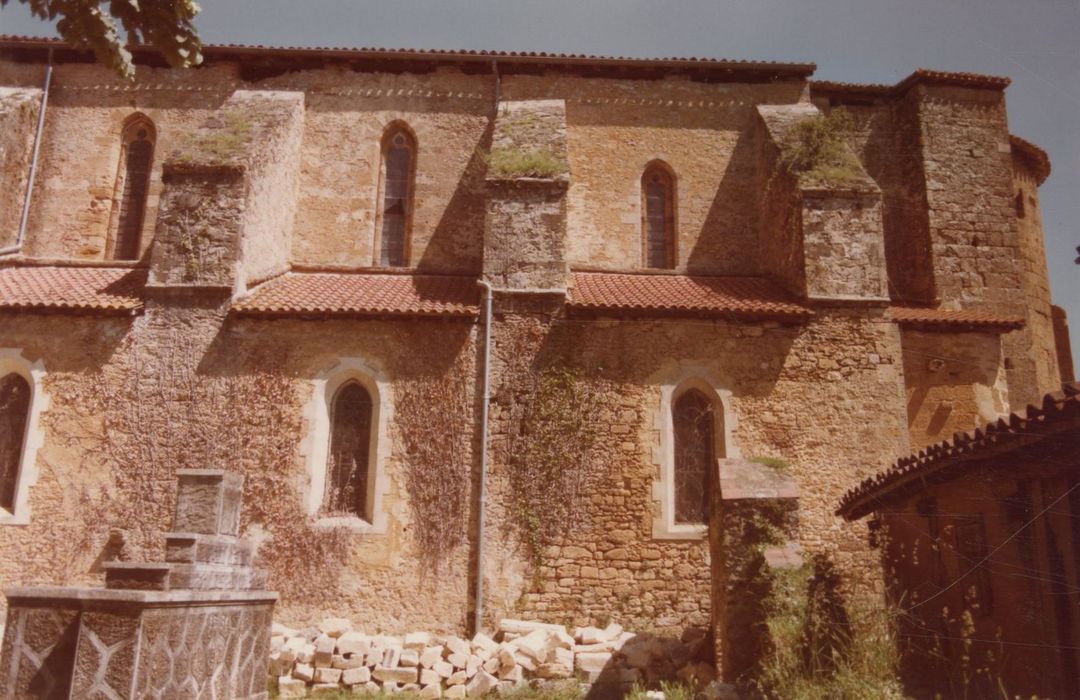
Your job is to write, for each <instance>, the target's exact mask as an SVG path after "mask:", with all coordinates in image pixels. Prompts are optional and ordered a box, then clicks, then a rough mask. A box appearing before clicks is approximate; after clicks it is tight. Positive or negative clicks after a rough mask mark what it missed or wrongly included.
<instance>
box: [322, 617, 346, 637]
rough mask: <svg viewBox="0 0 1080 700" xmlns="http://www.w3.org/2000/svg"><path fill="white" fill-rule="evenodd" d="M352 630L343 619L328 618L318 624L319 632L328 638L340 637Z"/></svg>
mask: <svg viewBox="0 0 1080 700" xmlns="http://www.w3.org/2000/svg"><path fill="white" fill-rule="evenodd" d="M351 629H352V623H351V622H349V621H348V620H346V619H345V618H343V617H328V618H326V619H325V620H323V621H322V622H320V623H319V631H320V632H322V633H323V634H325V635H327V636H328V637H334V638H337V637H340V636H341V635H343V634H345V633H346V632H348V631H349V630H351Z"/></svg>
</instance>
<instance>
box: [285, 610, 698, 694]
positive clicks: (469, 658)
mask: <svg viewBox="0 0 1080 700" xmlns="http://www.w3.org/2000/svg"><path fill="white" fill-rule="evenodd" d="M708 652H709V645H708V641H707V640H706V639H705V637H704V634H703V633H698V632H693V631H690V632H688V633H686V634H684V635H683V638H682V639H665V638H660V637H656V636H653V635H651V634H647V633H645V634H635V633H633V632H628V631H626V630H624V629H623V628H622V627H621V626H620V625H618V624H614V623H612V624H610V625H608V626H607V627H605V628H603V629H600V628H598V627H578V628H575V629H573V630H568V629H567V628H565V627H563V626H562V625H553V624H546V623H541V622H529V621H524V620H502V621H501V622H500V623H499V630H498V632H497V633H495V634H494V635H493V636H489V635H486V634H482V633H481V634H477V635H476V636H475V637H473V638H472V640H466V639H461V638H459V637H454V636H437V635H432V634H428V633H427V632H413V633H410V634H406V635H404V636H401V637H399V636H390V635H383V634H365V633H364V632H362V631H360V630H357V629H354V627H353V625H352V623H351V622H350V621H349V620H346V619H343V618H328V619H326V620H323V621H322V622H321V623H320V624H319V626H318V628H317V629H315V628H313V629H310V630H304V631H297V630H293V629H290V628H288V627H285V626H283V625H280V624H277V623H275V624H274V628H273V631H272V637H271V640H270V675H271V677H272V678H273V679H275V680H276V682H277V687H278V691H279V693H280V694H281V697H304V696H306V695H307V694H309V693H312V694H318V693H319V692H321V691H324V690H327V691H334V692H337V691H340V690H343V689H350V690H352V691H353V692H356V693H369V692H370V693H378V692H402V691H412V692H415V693H418V694H419V695H420V696H421V697H424V698H432V699H434V698H444V697H445V698H466V697H470V698H472V697H479V696H482V695H485V694H487V693H490V692H492V691H496V690H501V689H510V688H514V687H517V686H520V685H522V684H525V683H528V682H530V681H539V682H543V681H559V680H565V679H577V680H579V681H581V682H583V683H588V684H605V685H623V686H630V685H633V684H634V683H644V684H651V683H656V682H658V681H660V680H667V679H671V680H674V679H680V680H683V681H686V682H693V683H696V684H698V685H700V686H702V687H703V686H705V685H706V684H708V683H709V682H710V681H712V680H713V677H714V671H713V667H712V665H711V664H709V663H708V662H707V661H706V659H707V658H708Z"/></svg>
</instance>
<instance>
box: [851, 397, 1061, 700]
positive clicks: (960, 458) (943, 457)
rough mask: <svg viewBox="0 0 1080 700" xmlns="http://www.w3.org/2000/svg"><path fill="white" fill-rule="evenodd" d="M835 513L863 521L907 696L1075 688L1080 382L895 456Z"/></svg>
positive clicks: (1049, 692)
mask: <svg viewBox="0 0 1080 700" xmlns="http://www.w3.org/2000/svg"><path fill="white" fill-rule="evenodd" d="M838 513H839V514H840V515H842V516H843V517H845V518H846V519H848V520H857V519H860V518H863V517H867V516H870V517H872V520H871V523H870V525H871V527H870V532H871V537H872V539H873V540H874V541H873V542H872V544H874V545H875V546H877V547H879V548H880V550H881V552H882V560H883V563H884V573H885V581H886V590H887V591H888V594H889V599H890V603H891V604H892V605H894V606H896V607H897V608H898V612H899V620H900V623H899V630H898V631H899V635H900V641H901V644H902V652H903V658H904V676H905V681H906V682H907V684H908V686H909V689H910V690H911V691H912V692H914V693H915V695H916V696H918V697H922V696H923V695H926V694H928V693H931V692H942V691H951V692H955V693H966V694H965V696H966V697H976V696H977V697H984V696H986V697H989V695H984V693H993V694H994V695H995V696H999V695H1000V694H1001V692H1002V691H1005V692H1006V693H1007V697H1013V696H1022V697H1029V696H1033V695H1037V696H1038V697H1061V698H1066V697H1067V698H1074V697H1080V384H1078V383H1071V384H1065V385H1064V386H1063V390H1062V391H1061V392H1057V393H1052V394H1047V395H1046V396H1045V397H1044V398H1043V401H1042V405H1041V406H1028V408H1027V411H1026V412H1023V413H1014V414H1012V415H1010V416H1008V417H1007V418H1002V419H1000V420H998V421H997V422H994V423H990V424H989V425H986V426H985V427H983V428H981V429H977V430H975V431H973V432H969V433H957V434H956V435H954V436H953V438H952V440H948V441H945V442H942V443H939V444H937V445H933V446H931V447H928V448H926V449H925V450H922V451H920V452H919V453H918V454H914V455H911V456H909V457H905V458H903V459H901V460H900V461H898V462H897V463H896V464H895V465H894V466H893V467H892V468H891V469H889V470H887V471H885V472H883V473H881V474H878V475H877V476H874V477H871V478H869V479H867V480H866V481H864V482H862V483H861V484H860V485H859V486H858V487H856V488H855V489H853V490H851V491H849V492H848V493H847V494H846V495H845V496H844V498H843V500H842V501H841V504H840V508H839V510H838ZM951 692H946V695H950V694H951Z"/></svg>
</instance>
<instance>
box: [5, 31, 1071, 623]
mask: <svg viewBox="0 0 1080 700" xmlns="http://www.w3.org/2000/svg"><path fill="white" fill-rule="evenodd" d="M135 59H136V63H137V66H138V71H137V77H136V79H135V80H134V81H133V82H130V83H127V82H123V81H120V80H118V79H116V78H115V77H113V76H112V75H111V74H110V73H108V72H107V71H106V70H105V69H103V68H101V67H98V66H96V65H95V64H94V63H93V61H92V57H91V55H90V54H88V53H86V52H81V51H76V50H72V49H69V48H67V47H65V46H64V45H62V44H60V43H59V42H54V41H51V40H40V39H30V38H21V37H4V38H2V39H0V159H2V166H0V178H2V182H0V585H5V586H7V585H13V584H30V583H81V582H97V581H99V580H100V578H101V571H102V564H103V563H104V562H106V561H109V560H111V559H117V558H119V559H130V560H137V559H146V560H154V559H160V554H161V553H160V552H158V551H157V549H156V548H158V547H161V546H162V545H161V544H160V543H161V537H160V535H161V533H162V532H165V531H168V530H169V529H170V524H171V523H170V521H169V519H170V517H171V513H172V506H173V501H174V499H175V478H174V475H175V472H176V471H177V470H178V469H185V468H213V469H227V470H235V471H240V472H242V473H243V474H244V475H245V482H244V483H245V486H244V489H245V494H244V501H245V510H244V512H243V521H242V522H243V532H244V533H245V535H246V536H247V537H250V538H253V539H255V540H257V541H259V542H260V547H259V559H260V565H261V566H264V567H265V568H267V569H268V570H269V572H270V588H272V589H274V590H277V591H279V592H280V593H281V596H282V598H281V602H280V603H279V606H278V611H277V616H278V617H279V618H280V619H282V620H283V621H285V622H289V623H293V624H304V623H307V622H310V621H312V620H316V619H319V618H321V617H323V616H325V615H327V614H337V615H342V616H346V617H351V618H353V619H354V620H357V621H358V622H360V623H362V624H364V625H366V626H368V627H369V628H371V629H372V630H382V631H391V632H400V631H404V630H410V629H428V630H432V631H452V630H461V629H464V628H465V627H467V626H468V625H469V623H470V621H471V619H472V615H474V614H475V613H476V600H477V599H478V598H479V599H480V600H481V601H482V609H481V611H480V613H481V617H482V618H483V619H484V620H486V621H488V622H490V621H491V620H495V619H498V618H499V617H502V616H513V617H524V618H532V619H541V620H546V621H550V622H561V623H563V622H569V623H572V624H587V623H598V622H601V623H602V622H603V621H604V620H606V619H609V618H610V619H612V620H615V621H618V622H620V623H621V624H623V625H624V626H626V627H627V628H629V629H646V628H648V629H678V628H683V627H687V626H700V625H705V624H707V622H708V620H709V614H710V611H709V601H710V585H711V584H710V556H709V546H708V542H707V532H706V530H707V526H706V524H705V523H706V522H707V518H708V511H709V508H710V507H711V506H710V502H709V498H708V494H709V490H710V482H711V480H712V479H713V476H712V475H713V474H714V472H715V469H716V460H739V459H759V460H763V461H765V462H768V463H769V464H771V465H774V466H775V467H776V468H780V469H783V470H784V471H785V472H786V473H787V474H788V475H790V476H791V477H792V478H793V479H794V480H795V481H796V482H797V483H798V485H799V489H800V494H801V500H800V513H799V518H800V520H799V528H800V529H799V537H800V541H801V545H802V546H803V547H804V548H805V549H806V550H808V551H812V552H824V553H827V554H829V555H830V556H831V557H832V558H833V559H834V561H835V562H836V563H837V564H838V566H839V567H840V570H841V571H844V572H847V573H848V574H851V575H859V574H861V575H863V576H868V575H869V574H867V573H866V572H869V571H871V570H872V569H873V566H874V565H875V561H876V558H875V555H874V554H873V552H872V551H871V550H870V549H869V548H868V546H867V545H866V532H865V524H863V523H847V522H844V521H843V520H842V519H841V518H839V517H838V516H836V515H835V514H834V510H835V508H836V505H837V503H838V501H839V499H840V497H841V495H842V494H843V493H844V492H845V491H846V490H847V489H849V488H850V487H851V486H852V485H854V484H856V483H858V482H859V481H860V480H861V479H863V478H865V477H866V476H868V475H870V474H873V473H876V472H878V471H880V470H882V469H884V468H886V467H888V466H889V465H890V464H892V463H893V462H895V461H896V459H897V458H898V457H900V456H903V455H906V454H908V453H909V452H911V451H912V450H918V449H920V448H921V447H924V446H926V445H929V444H932V443H935V442H938V441H940V440H943V439H945V438H946V437H948V436H950V435H952V433H953V432H955V431H958V430H967V429H971V428H974V427H975V426H978V425H982V424H983V423H985V422H987V421H991V420H994V419H996V418H997V417H998V416H1002V415H1006V414H1008V412H1009V411H1011V410H1016V409H1019V408H1022V407H1023V406H1024V405H1025V404H1026V403H1027V402H1031V401H1034V400H1035V399H1037V398H1038V397H1040V396H1041V395H1042V394H1043V393H1045V392H1047V391H1054V390H1057V389H1058V388H1059V387H1060V384H1061V381H1062V377H1061V376H1060V370H1059V362H1058V359H1057V346H1058V344H1060V342H1062V341H1061V339H1060V338H1059V339H1058V340H1057V341H1056V340H1055V332H1054V323H1053V318H1054V317H1053V314H1052V311H1051V309H1052V307H1051V301H1050V294H1049V287H1048V282H1047V273H1046V264H1045V254H1044V250H1043V233H1042V228H1041V222H1040V211H1039V199H1038V187H1039V184H1040V183H1041V182H1042V181H1043V180H1044V179H1045V178H1046V177H1047V176H1048V174H1049V172H1050V166H1049V161H1048V159H1047V157H1046V154H1045V153H1043V152H1042V151H1041V150H1040V149H1039V148H1038V147H1036V146H1034V145H1032V144H1030V143H1028V142H1027V141H1024V140H1023V139H1020V138H1018V137H1016V136H1013V135H1011V134H1010V133H1009V128H1008V123H1007V119H1006V109H1005V91H1006V87H1007V86H1008V84H1009V81H1008V79H1006V78H999V77H990V76H983V75H972V74H965V73H942V72H934V71H927V70H919V71H916V72H915V73H913V74H912V75H911V76H910V77H908V78H907V79H905V80H903V81H902V82H900V83H898V84H896V85H892V86H884V85H852V84H842V83H832V82H820V81H815V80H812V79H811V75H812V74H813V71H814V66H813V65H812V64H790V63H769V62H746V61H721V60H701V59H657V60H640V59H618V58H601V57H588V56H568V55H547V54H517V53H489V52H458V53H452V52H436V51H407V50H354V49H285V48H265V47H239V46H218V47H207V48H206V50H205V59H206V60H205V63H204V65H202V66H201V67H200V68H198V69H193V70H190V71H175V70H170V69H168V68H166V67H165V66H164V65H163V64H162V63H161V62H160V60H159V59H157V58H156V57H155V56H154V55H153V54H151V53H149V52H144V51H138V50H137V51H136V52H135ZM840 108H844V110H846V112H847V114H848V115H849V117H850V118H849V120H848V121H847V126H846V127H845V128H844V130H843V132H842V133H841V134H839V136H838V138H840V139H841V141H840V145H841V148H840V151H841V152H838V153H837V152H834V153H832V157H834V158H836V159H839V160H837V161H836V162H837V163H841V164H842V167H834V168H832V169H826V170H825V171H823V172H821V173H817V174H816V175H815V174H814V173H812V172H797V171H795V170H792V169H791V168H789V167H787V166H786V163H787V161H786V154H789V153H791V150H792V148H798V147H800V146H801V145H803V146H804V145H807V144H806V142H805V140H806V138H807V137H808V135H811V136H812V135H813V133H814V131H813V129H807V128H804V127H805V125H806V124H812V125H827V124H829V123H833V120H831V119H827V118H826V115H831V114H833V113H836V112H837V111H838V110H839V109H840ZM836 123H840V120H836ZM800 139H801V140H800ZM811 145H812V144H811ZM834 151H835V149H834ZM834 165H835V164H834ZM1060 325H1061V324H1059V326H1060ZM1059 335H1060V334H1059ZM486 339H490V340H489V341H487V340H486ZM485 397H489V398H488V399H487V400H485Z"/></svg>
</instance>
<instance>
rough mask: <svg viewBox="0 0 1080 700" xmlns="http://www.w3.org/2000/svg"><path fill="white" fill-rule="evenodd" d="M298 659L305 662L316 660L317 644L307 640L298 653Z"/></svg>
mask: <svg viewBox="0 0 1080 700" xmlns="http://www.w3.org/2000/svg"><path fill="white" fill-rule="evenodd" d="M296 660H297V661H299V662H300V663H304V664H310V663H311V662H313V661H314V660H315V645H314V644H312V643H311V642H305V643H304V646H303V647H301V649H300V653H298V654H297V655H296Z"/></svg>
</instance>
